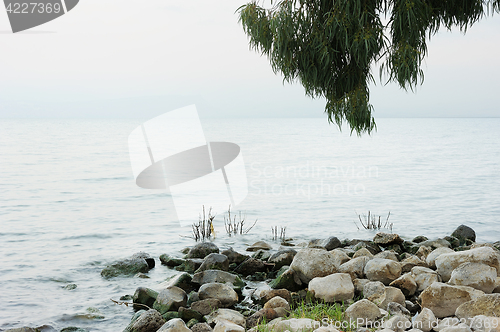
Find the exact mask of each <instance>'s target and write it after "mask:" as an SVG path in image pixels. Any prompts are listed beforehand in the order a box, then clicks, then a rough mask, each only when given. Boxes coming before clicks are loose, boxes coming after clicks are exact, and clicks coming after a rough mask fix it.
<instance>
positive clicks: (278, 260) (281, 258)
mask: <svg viewBox="0 0 500 332" xmlns="http://www.w3.org/2000/svg"><path fill="white" fill-rule="evenodd" d="M296 254H297V251H296V250H294V249H283V250H279V251H278V252H276V253H274V254H272V255H271V257H269V259H268V260H267V261H268V262H269V263H273V264H274V268H273V270H279V269H281V268H282V267H283V266H285V265H290V264H292V261H293V258H294V257H295V255H296Z"/></svg>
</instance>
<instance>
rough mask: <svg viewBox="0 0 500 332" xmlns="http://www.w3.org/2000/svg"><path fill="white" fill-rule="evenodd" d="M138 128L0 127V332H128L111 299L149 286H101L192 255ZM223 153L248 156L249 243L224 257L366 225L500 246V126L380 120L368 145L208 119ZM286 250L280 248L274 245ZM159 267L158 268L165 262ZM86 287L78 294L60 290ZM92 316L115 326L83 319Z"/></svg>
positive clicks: (329, 130) (64, 123) (302, 125)
mask: <svg viewBox="0 0 500 332" xmlns="http://www.w3.org/2000/svg"><path fill="white" fill-rule="evenodd" d="M141 123H142V121H140V120H1V121H0V170H1V172H0V286H1V289H0V291H1V293H2V296H1V298H2V304H3V305H2V310H0V329H7V328H11V327H20V326H38V325H42V324H50V325H52V326H54V327H56V328H57V329H60V328H63V327H66V326H81V327H86V328H88V329H90V330H91V331H121V330H122V329H123V328H124V327H125V326H126V325H127V323H128V321H129V319H130V317H131V316H132V309H131V308H128V307H125V306H118V305H115V304H113V303H112V302H111V301H110V298H113V299H118V298H119V297H120V296H122V295H125V294H133V292H134V290H135V288H136V287H138V286H146V287H147V286H153V285H155V284H156V283H158V282H159V281H163V280H164V279H166V278H167V277H168V276H170V275H173V274H174V272H173V271H170V270H168V269H167V268H164V267H162V266H157V267H156V268H155V269H153V270H152V271H151V272H150V273H149V275H150V276H151V279H137V278H117V279H113V280H103V279H102V278H101V277H100V274H99V273H100V270H101V269H102V268H103V267H104V266H106V264H108V263H110V262H112V261H114V260H116V259H119V258H125V257H128V256H130V255H131V254H133V253H135V252H138V251H146V252H148V253H150V254H151V255H153V256H155V257H158V256H159V255H160V254H162V253H170V254H178V250H179V249H181V248H183V247H184V246H188V245H192V244H193V243H194V241H193V240H191V239H189V238H186V237H185V236H189V235H190V233H191V230H190V228H189V227H184V228H181V227H180V226H179V224H178V223H177V222H175V221H172V220H169V219H168V217H167V216H168V215H169V205H168V197H167V196H166V194H165V193H164V192H162V191H161V190H145V189H141V188H139V187H137V186H136V185H135V183H134V180H133V177H132V172H131V169H130V162H129V157H128V148H127V138H128V135H129V133H130V132H131V131H132V130H133V129H134V128H135V127H136V126H138V125H140V124H141ZM202 124H203V126H204V129H205V134H206V136H207V138H208V139H209V140H212V141H229V142H234V143H237V144H239V145H240V147H241V149H242V153H243V157H244V159H245V164H246V168H247V175H248V181H249V195H248V197H247V198H246V200H245V201H244V202H243V203H242V204H241V205H240V206H239V207H237V208H236V209H235V210H241V211H243V212H245V213H246V218H247V223H251V222H253V220H255V219H258V221H257V224H256V226H255V227H254V228H253V229H252V231H251V232H250V233H249V234H248V235H245V236H237V237H232V238H230V237H228V236H227V235H226V234H225V231H224V227H223V226H222V215H223V211H216V212H217V219H216V220H218V223H217V224H216V230H217V231H218V237H217V239H216V243H217V244H218V245H219V246H227V245H231V246H233V247H235V248H236V249H240V250H243V248H244V246H245V245H246V244H250V243H252V242H254V241H256V240H259V239H267V240H268V241H270V242H271V243H272V239H271V236H272V234H271V229H270V228H271V226H277V227H286V234H287V236H288V237H293V238H294V239H295V242H296V243H299V242H301V241H303V240H307V239H310V238H318V237H327V236H332V235H335V236H337V237H339V238H370V237H372V236H373V233H370V232H366V231H358V230H357V226H356V221H357V214H362V213H365V214H366V213H367V212H368V210H370V211H372V213H375V214H376V215H382V217H383V218H385V216H386V215H387V213H388V212H389V211H390V212H391V217H390V219H389V220H390V221H391V222H392V223H393V224H394V227H393V229H394V232H397V233H399V234H401V235H403V236H404V237H407V238H411V237H413V236H415V235H420V234H424V235H427V236H429V237H439V236H445V235H448V234H449V233H451V231H452V230H453V229H454V228H455V227H456V226H458V225H459V224H462V223H465V224H467V225H469V226H471V227H473V228H474V229H475V230H476V233H477V236H478V241H498V240H500V227H499V225H500V224H499V221H500V175H499V173H500V172H499V171H500V165H499V164H500V146H499V144H498V142H500V131H499V130H498V128H500V119H378V132H377V133H375V134H374V135H372V136H371V137H369V136H365V137H362V138H359V137H356V136H350V135H349V132H348V131H347V130H346V131H344V132H342V133H339V132H338V130H337V128H336V127H334V126H329V125H328V124H327V122H326V121H325V120H324V119H250V120H248V119H246V120H203V119H202ZM274 245H275V247H278V244H277V243H274ZM157 263H158V262H157ZM69 283H75V284H77V285H78V287H77V288H76V289H74V290H66V289H64V288H63V287H64V286H66V285H67V284H69ZM89 307H95V308H98V309H99V310H100V312H101V313H102V315H103V316H104V317H105V318H104V319H102V320H90V319H88V318H86V316H85V315H86V314H87V312H86V309H87V308H89Z"/></svg>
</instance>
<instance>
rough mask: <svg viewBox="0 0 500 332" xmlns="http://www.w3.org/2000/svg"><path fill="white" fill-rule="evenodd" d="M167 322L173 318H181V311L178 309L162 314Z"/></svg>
mask: <svg viewBox="0 0 500 332" xmlns="http://www.w3.org/2000/svg"><path fill="white" fill-rule="evenodd" d="M161 316H162V317H163V318H164V319H165V320H166V321H167V322H168V321H169V320H172V319H176V318H180V317H179V313H178V312H177V311H167V312H166V313H164V314H163V315H161Z"/></svg>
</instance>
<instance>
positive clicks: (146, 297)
mask: <svg viewBox="0 0 500 332" xmlns="http://www.w3.org/2000/svg"><path fill="white" fill-rule="evenodd" d="M157 297H158V292H157V291H155V290H153V289H151V288H146V287H138V288H137V289H136V290H135V293H134V296H133V297H132V300H133V302H134V303H139V304H144V305H146V306H148V307H150V308H152V307H153V304H154V302H155V301H156V298H157ZM134 307H137V308H140V307H141V306H134Z"/></svg>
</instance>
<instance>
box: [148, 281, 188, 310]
mask: <svg viewBox="0 0 500 332" xmlns="http://www.w3.org/2000/svg"><path fill="white" fill-rule="evenodd" d="M187 300H188V297H187V294H186V292H185V291H184V290H183V289H182V288H179V287H176V286H171V287H168V288H165V289H163V290H162V291H160V292H159V293H158V296H157V297H156V301H155V302H154V304H153V309H156V310H158V311H159V312H160V314H162V315H163V314H164V313H166V312H167V311H177V310H178V309H179V308H180V307H185V306H186V304H187Z"/></svg>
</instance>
